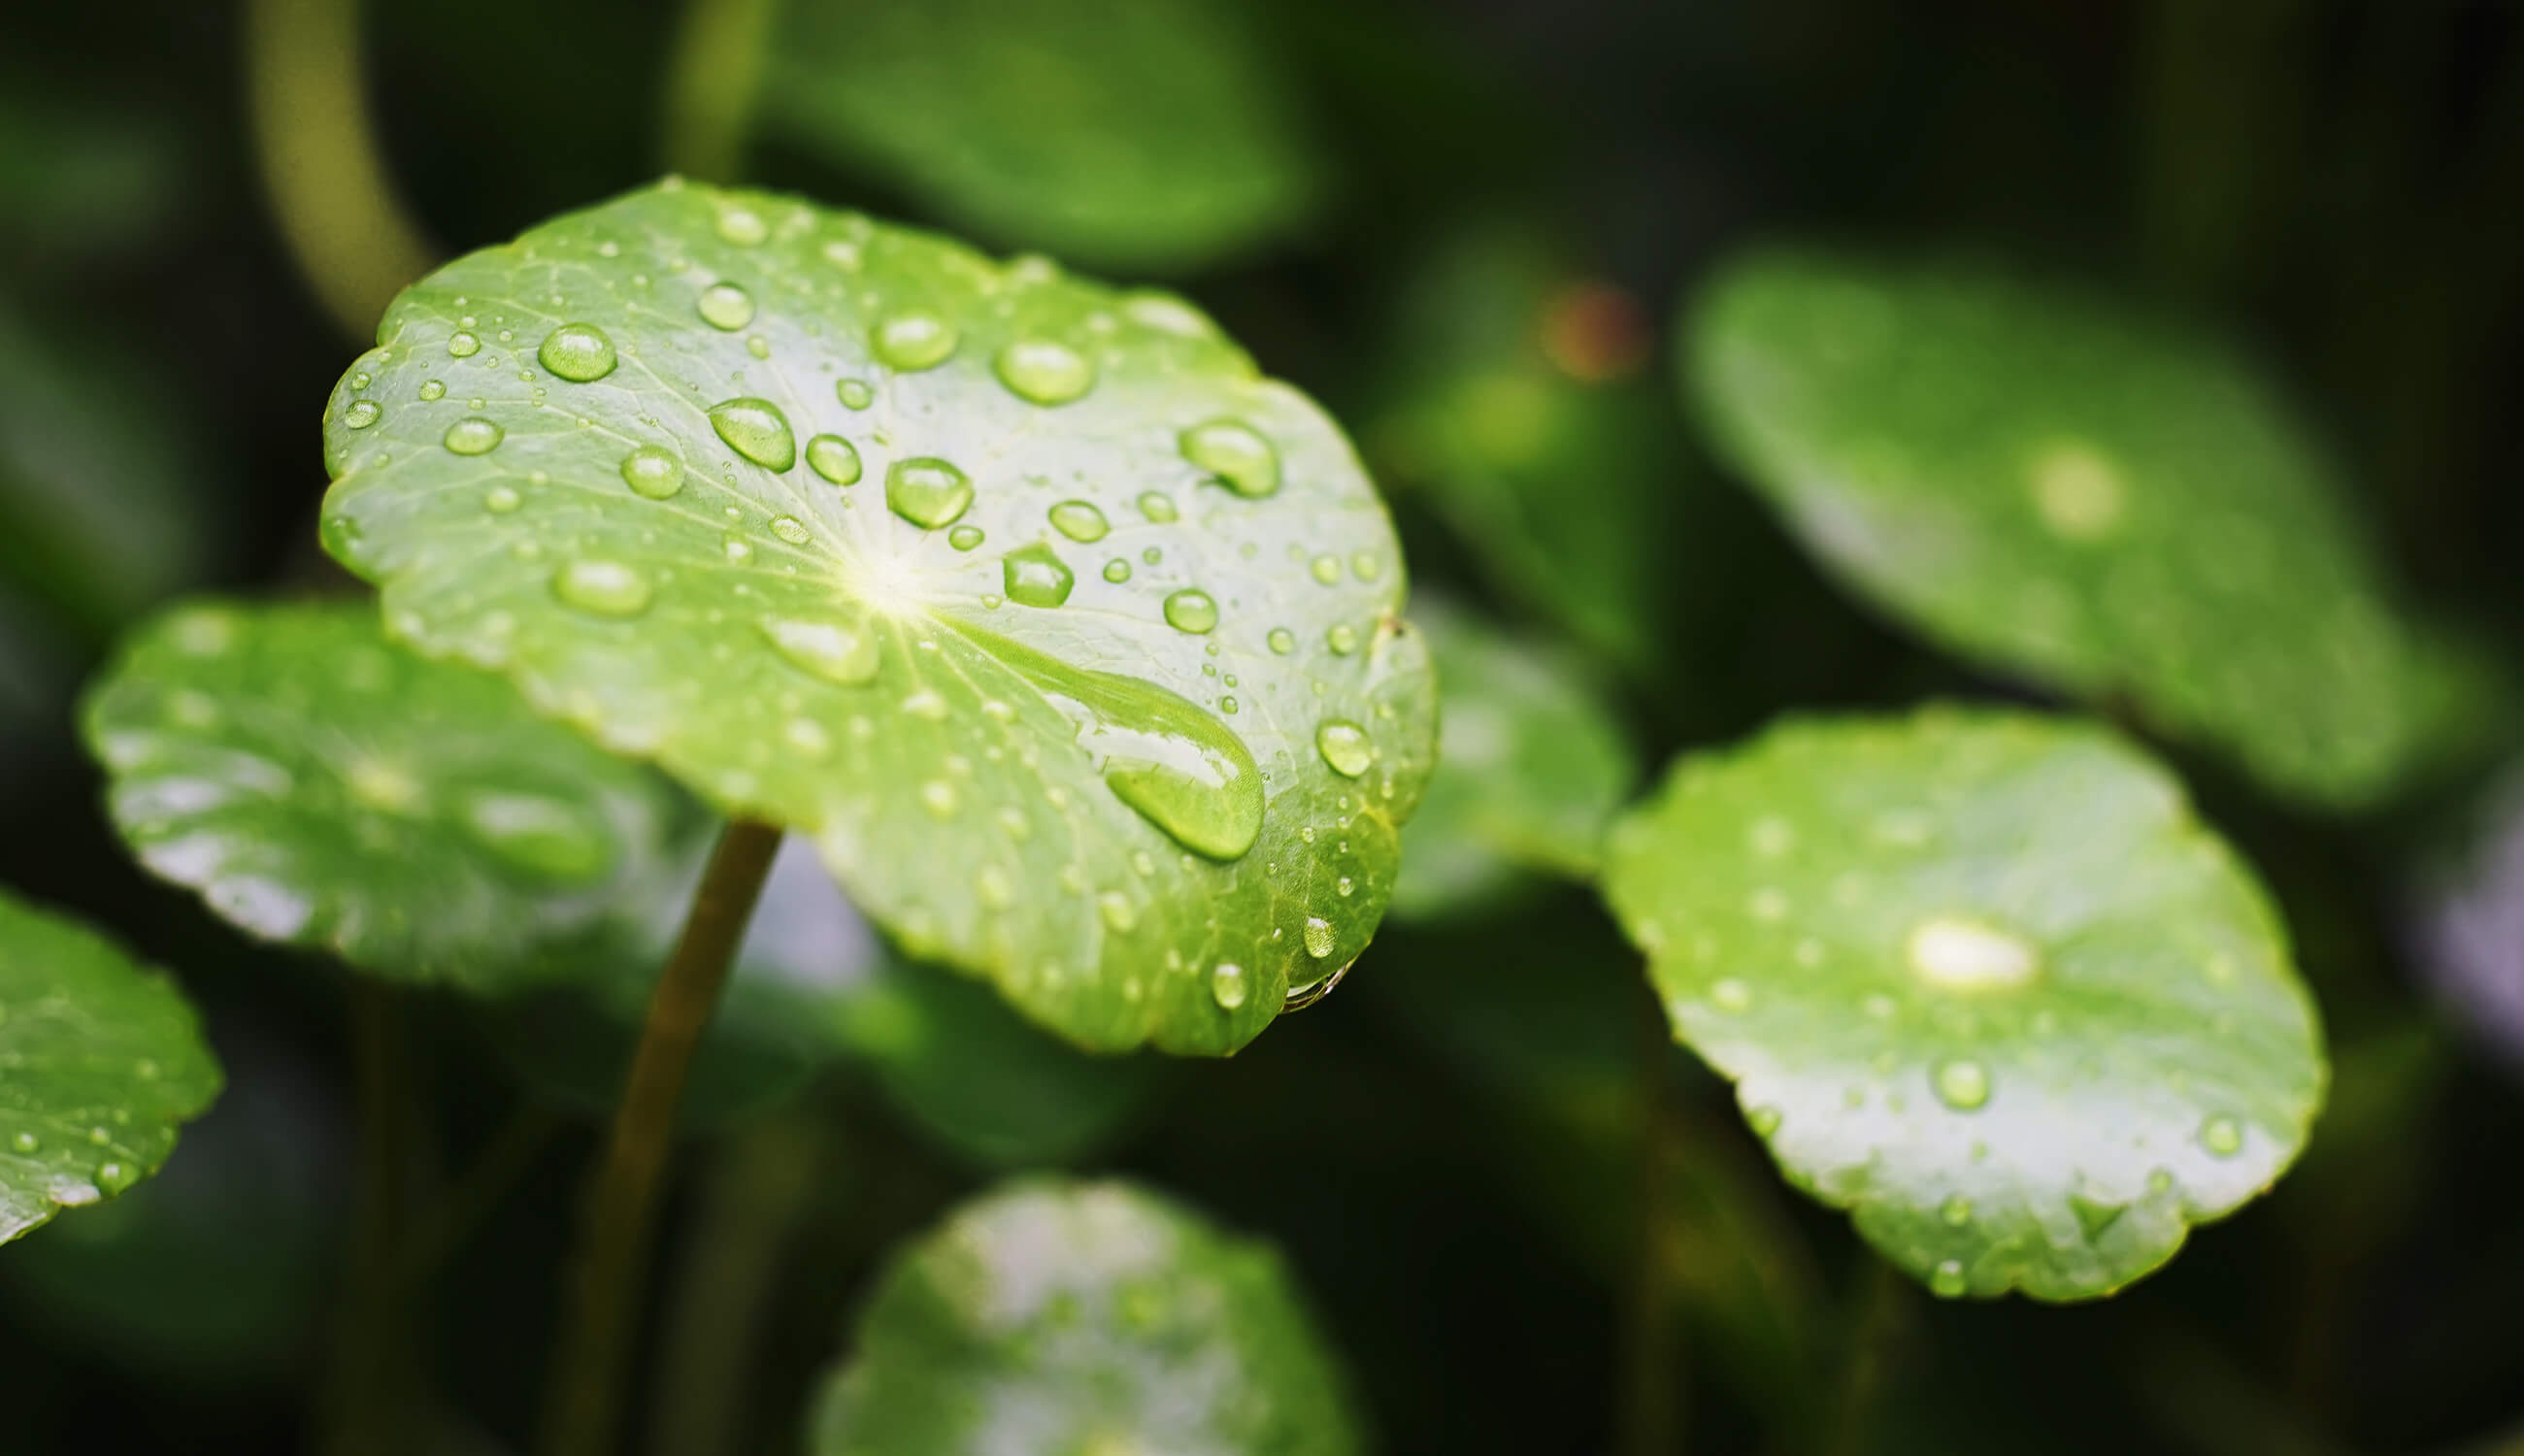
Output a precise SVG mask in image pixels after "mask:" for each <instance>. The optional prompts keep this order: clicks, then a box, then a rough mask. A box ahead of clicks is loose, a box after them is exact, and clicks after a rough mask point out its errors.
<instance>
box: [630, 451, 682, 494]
mask: <svg viewBox="0 0 2524 1456" xmlns="http://www.w3.org/2000/svg"><path fill="white" fill-rule="evenodd" d="M622 483H623V484H624V485H627V486H629V487H631V494H633V495H635V496H640V497H644V498H646V499H648V500H652V501H664V500H670V499H672V498H673V497H674V495H675V493H676V492H678V491H680V490H682V489H683V488H684V462H683V461H679V460H677V459H675V457H674V454H673V452H671V451H668V450H665V449H662V448H660V447H658V446H655V445H643V446H641V447H640V448H639V449H637V450H634V451H632V452H631V453H630V454H629V455H626V456H624V457H622Z"/></svg>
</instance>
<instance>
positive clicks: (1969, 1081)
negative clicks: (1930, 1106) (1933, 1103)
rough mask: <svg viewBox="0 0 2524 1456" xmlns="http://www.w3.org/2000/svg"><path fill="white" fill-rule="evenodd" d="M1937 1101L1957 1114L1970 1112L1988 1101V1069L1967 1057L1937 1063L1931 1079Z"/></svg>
mask: <svg viewBox="0 0 2524 1456" xmlns="http://www.w3.org/2000/svg"><path fill="white" fill-rule="evenodd" d="M1933 1080H1934V1082H1935V1085H1936V1089H1937V1100H1938V1101H1940V1102H1943V1103H1945V1104H1946V1105H1947V1106H1949V1107H1952V1108H1954V1109H1955V1110H1956V1111H1957V1112H1971V1111H1975V1110H1977V1109H1979V1108H1980V1107H1982V1106H1984V1105H1986V1104H1987V1103H1988V1101H1989V1069H1988V1068H1987V1067H1984V1066H1982V1065H1981V1064H1980V1063H1978V1062H1976V1061H1973V1060H1972V1059H1971V1058H1969V1057H1957V1058H1956V1059H1954V1060H1953V1061H1947V1062H1939V1063H1938V1064H1937V1072H1936V1076H1935V1078H1934V1079H1933Z"/></svg>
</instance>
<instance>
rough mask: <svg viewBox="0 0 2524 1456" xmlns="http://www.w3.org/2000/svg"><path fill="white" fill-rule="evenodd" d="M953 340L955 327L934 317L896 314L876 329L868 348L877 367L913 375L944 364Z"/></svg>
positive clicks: (950, 351) (954, 343)
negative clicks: (889, 368)
mask: <svg viewBox="0 0 2524 1456" xmlns="http://www.w3.org/2000/svg"><path fill="white" fill-rule="evenodd" d="M957 341H958V336H957V334H956V332H955V325H953V324H951V323H948V322H947V320H946V319H944V318H941V317H939V316H938V315H935V314H919V313H913V314H897V315H894V316H893V317H891V318H888V319H886V320H885V321H884V322H882V323H879V324H878V325H877V326H876V336H875V338H874V339H872V340H871V341H870V342H869V348H870V349H871V350H872V351H873V352H874V353H875V355H876V357H877V361H878V362H879V363H880V364H886V365H888V366H890V367H892V368H895V369H898V370H901V371H903V372H906V373H914V372H917V371H919V370H921V369H928V368H935V367H937V366H938V365H940V364H945V363H946V362H947V356H948V355H950V354H953V353H954V352H955V345H956V343H957Z"/></svg>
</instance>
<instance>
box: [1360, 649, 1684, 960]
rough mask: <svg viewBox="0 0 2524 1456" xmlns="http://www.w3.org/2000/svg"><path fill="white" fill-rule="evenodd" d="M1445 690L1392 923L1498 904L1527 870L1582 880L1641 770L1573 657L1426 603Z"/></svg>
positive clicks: (1406, 834)
mask: <svg viewBox="0 0 2524 1456" xmlns="http://www.w3.org/2000/svg"><path fill="white" fill-rule="evenodd" d="M1415 619H1416V620H1417V621H1418V622H1419V624H1420V627H1421V629H1422V631H1423V632H1424V633H1425V634H1426V635H1427V637H1428V641H1429V656H1430V660H1431V661H1432V662H1433V663H1435V664H1436V668H1437V684H1438V707H1439V713H1438V754H1437V767H1436V769H1435V770H1434V771H1433V772H1432V773H1431V774H1430V776H1429V788H1428V792H1427V793H1426V794H1424V795H1423V796H1422V797H1421V801H1420V807H1419V809H1418V810H1417V811H1416V812H1415V813H1414V814H1413V815H1412V818H1411V823H1410V825H1409V827H1408V828H1406V829H1405V830H1404V831H1403V834H1402V849H1403V853H1402V878H1401V880H1400V882H1399V883H1398V884H1396V885H1395V886H1394V889H1393V912H1394V913H1395V914H1396V915H1402V916H1410V917H1414V918H1433V917H1437V916H1442V915H1447V914H1451V913H1457V912H1460V911H1463V910H1466V909H1469V908H1473V907H1475V906H1478V905H1480V904H1482V903H1484V902H1489V901H1494V900H1495V898H1497V896H1498V894H1499V892H1501V891H1502V890H1505V889H1508V888H1510V887H1512V886H1513V885H1514V883H1515V882H1516V880H1517V879H1518V877H1519V876H1520V875H1521V874H1523V873H1525V872H1529V871H1536V872H1540V873H1543V874H1548V875H1561V876H1567V877H1569V878H1572V879H1584V878H1586V877H1587V876H1589V875H1592V874H1593V873H1594V871H1595V863H1596V858H1597V855H1598V853H1599V851H1600V850H1601V849H1602V846H1603V837H1604V825H1605V822H1606V821H1607V820H1609V819H1610V818H1611V817H1612V815H1613V811H1614V810H1615V809H1617V808H1619V807H1620V806H1621V803H1622V800H1623V799H1624V798H1625V797H1626V795H1627V794H1628V793H1629V790H1630V786H1631V785H1632V784H1633V783H1634V782H1635V781H1636V780H1637V778H1638V760H1637V758H1636V757H1635V755H1633V754H1632V752H1630V747H1629V744H1628V743H1627V742H1626V740H1625V739H1624V737H1623V735H1622V729H1621V725H1620V724H1619V723H1618V722H1617V721H1615V719H1614V717H1613V714H1612V712H1611V710H1610V709H1609V708H1607V707H1606V706H1605V705H1604V704H1603V702H1602V701H1601V699H1600V698H1599V697H1598V696H1597V690H1596V687H1595V684H1594V683H1592V682H1591V681H1589V679H1588V678H1587V676H1586V674H1585V672H1584V670H1583V669H1582V668H1581V667H1579V666H1578V664H1577V663H1576V662H1575V661H1573V660H1571V659H1570V658H1569V657H1568V656H1567V655H1564V654H1561V653H1559V652H1557V651H1554V650H1553V649H1551V648H1549V647H1546V646H1543V645H1540V644H1536V643H1530V642H1526V641H1521V640H1519V639H1517V638H1515V637H1512V636H1509V635H1507V634H1505V633H1503V632H1500V631H1498V630H1497V629H1495V628H1491V627H1488V626H1485V625H1483V624H1482V623H1480V622H1479V621H1477V620H1475V619H1474V618H1472V617H1470V616H1467V615H1465V614H1463V613H1461V612H1459V611H1456V610H1453V609H1450V608H1447V607H1442V606H1439V605H1438V604H1433V603H1431V602H1429V601H1427V600H1425V599H1424V600H1423V601H1422V602H1421V603H1420V604H1419V607H1418V608H1417V614H1416V618H1415Z"/></svg>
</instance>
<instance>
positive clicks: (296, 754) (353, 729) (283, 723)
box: [83, 601, 694, 991]
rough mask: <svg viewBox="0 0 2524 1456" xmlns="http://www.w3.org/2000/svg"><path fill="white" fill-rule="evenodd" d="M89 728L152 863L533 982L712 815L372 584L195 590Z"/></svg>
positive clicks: (371, 958)
mask: <svg viewBox="0 0 2524 1456" xmlns="http://www.w3.org/2000/svg"><path fill="white" fill-rule="evenodd" d="M83 726H84V728H85V730H86V735H87V741H88V746H89V748H90V750H91V751H92V752H95V754H96V755H97V757H98V758H99V759H101V760H103V762H104V763H105V765H106V768H107V770H108V772H109V774H110V775H111V790H110V793H109V795H108V808H109V810H110V811H111V813H112V815H113V818H114V822H115V825H116V827H117V828H118V829H120V830H121V832H122V834H123V836H124V838H125V839H127V840H128V841H129V842H130V844H131V846H132V848H133V849H134V851H135V852H137V853H138V855H139V856H140V860H141V862H142V863H143V864H146V865H147V866H148V867H149V868H150V869H151V870H152V871H154V872H155V873H157V874H159V875H162V876H164V877H165V878H167V879H170V880H172V881H174V882H175V883H177V884H179V885H183V886H186V887H188V888H191V889H193V890H197V891H199V892H201V894H202V897H203V898H204V899H206V900H208V901H209V903H210V905H211V907H212V908H213V909H214V910H216V911H218V913H219V914H220V915H221V916H222V917H224V918H225V919H227V920H228V921H230V922H231V923H233V924H235V925H236V926H238V927H239V928H240V929H243V930H245V931H246V932H248V933H249V934H252V935H255V936H258V937H261V938H263V939H266V940H272V941H280V942H285V943H288V944H291V945H300V946H323V947H325V948H328V949H330V950H332V951H334V952H335V953H337V954H339V955H340V956H341V957H342V958H343V959H344V960H346V961H348V962H350V963H351V964H352V965H354V966H357V967H359V968H360V969H362V970H365V971H369V972H373V973H375V974H377V975H382V976H391V977H396V978H399V979H409V980H443V981H450V982H454V983H456V984H458V985H461V986H464V987H466V988H468V989H471V990H476V991H493V990H503V989H508V988H510V987H512V986H515V985H517V984H519V983H520V981H521V980H523V979H526V976H525V967H526V964H527V962H528V961H529V959H530V956H531V952H532V951H533V949H534V947H535V946H537V945H539V944H541V943H543V942H546V941H550V940H553V939H555V938H558V937H561V936H566V935H572V934H576V933H579V932H581V931H584V930H586V929H588V928H590V927H592V926H593V925H595V924H596V923H597V922H598V921H599V920H600V919H601V918H602V917H604V916H605V915H606V914H607V913H608V912H609V910H610V909H611V907H612V906H614V905H615V904H616V903H617V902H618V901H619V900H620V899H621V898H623V897H624V895H625V894H626V893H628V892H629V891H631V890H632V889H634V888H635V887H644V886H645V885H646V884H647V882H648V881H649V880H650V879H651V878H652V877H654V876H655V874H656V873H657V866H658V865H659V863H660V862H661V861H662V860H664V859H666V858H667V857H668V856H669V855H670V854H671V853H672V852H673V851H674V849H675V848H676V846H677V844H678V843H679V842H680V841H681V840H682V838H683V837H684V836H686V835H688V833H689V830H690V828H691V827H692V825H693V823H694V816H693V815H692V813H691V812H690V809H689V806H688V804H687V801H685V800H684V799H683V798H682V796H680V795H678V794H676V793H675V792H674V791H673V790H672V789H671V788H670V787H669V786H668V785H666V784H665V783H664V782H662V781H661V780H659V779H658V778H657V777H656V775H655V774H654V773H651V772H650V771H649V770H647V769H645V768H643V767H641V766H640V765H638V764H636V763H631V762H627V761H625V760H623V759H620V758H615V757H613V756H611V755H609V754H607V753H606V752H603V751H601V750H599V749H597V748H596V747H595V746H593V745H591V744H589V743H588V742H587V741H586V740H585V739H583V738H581V737H580V736H579V735H577V734H575V733H572V732H571V731H569V730H568V729H567V728H564V727H562V726H560V725H558V724H556V723H553V722H550V721H548V720H546V719H544V718H541V717H538V716H536V715H535V714H534V713H533V712H531V711H529V710H528V709H527V707H526V705H525V704H523V703H522V702H521V701H519V699H518V698H517V695H516V693H515V692H514V691H513V690H512V689H510V687H509V685H508V684H507V683H505V682H503V681H502V680H500V679H499V678H497V677H494V676H492V675H490V674H488V673H484V672H478V671H474V670H472V669H470V668H466V667H463V666H460V665H456V664H451V663H446V662H433V661H430V660H428V659H426V658H423V657H420V656H416V655H413V654H412V653H409V652H406V651H404V650H402V649H400V648H396V647H393V646H390V645H389V644H388V643H386V642H385V640H384V639H383V637H382V636H381V635H380V634H379V632H378V629H377V622H376V612H375V608H374V607H371V606H369V605H368V604H366V603H343V604H328V605H315V604H310V605H304V606H292V607H248V606H245V605H242V604H236V603H227V602H218V601H198V602H192V603H188V604H186V605H184V606H182V607H177V608H175V609H173V610H171V611H170V612H168V613H167V614H165V615H164V616H161V617H159V618H158V619H156V620H155V621H153V622H151V623H150V624H148V625H147V626H145V627H143V628H142V629H140V631H139V632H137V633H136V634H135V635H134V636H133V637H132V638H131V640H130V641H129V642H128V643H127V644H126V645H125V646H124V648H123V651H122V653H121V656H120V657H119V658H118V659H117V660H116V662H115V663H114V664H113V665H112V666H111V667H109V668H108V669H107V671H106V672H105V674H104V675H103V676H102V677H101V678H100V679H99V680H98V682H97V684H96V685H95V687H94V688H93V689H92V690H91V692H90V694H89V697H88V700H87V704H86V711H85V713H84V715H83Z"/></svg>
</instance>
